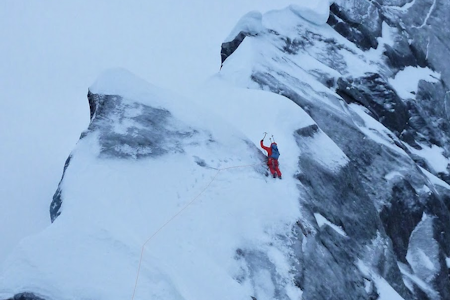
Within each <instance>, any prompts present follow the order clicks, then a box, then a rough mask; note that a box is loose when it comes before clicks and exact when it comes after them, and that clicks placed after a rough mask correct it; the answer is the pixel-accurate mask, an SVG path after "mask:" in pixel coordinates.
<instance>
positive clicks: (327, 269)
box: [223, 0, 450, 299]
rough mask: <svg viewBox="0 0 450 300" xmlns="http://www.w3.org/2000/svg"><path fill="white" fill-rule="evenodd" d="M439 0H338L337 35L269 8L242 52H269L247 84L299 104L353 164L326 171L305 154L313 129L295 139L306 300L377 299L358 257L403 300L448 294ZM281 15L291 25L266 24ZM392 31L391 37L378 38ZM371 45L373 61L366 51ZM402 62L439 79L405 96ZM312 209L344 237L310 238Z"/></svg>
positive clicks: (444, 35) (443, 41)
mask: <svg viewBox="0 0 450 300" xmlns="http://www.w3.org/2000/svg"><path fill="white" fill-rule="evenodd" d="M444 2H445V1H420V0H417V1H413V2H411V3H406V1H381V0H380V1H377V2H374V1H359V2H357V3H355V2H353V1H337V2H336V3H335V4H333V5H332V6H331V14H330V18H329V21H328V24H329V25H330V26H331V27H332V28H333V29H334V30H335V32H330V31H328V30H326V29H325V28H318V27H316V26H313V25H311V24H308V22H305V21H304V20H302V19H300V18H297V19H295V16H294V15H289V14H283V13H278V16H276V15H277V14H276V13H273V14H271V15H270V16H268V15H265V16H264V17H263V21H264V22H263V23H264V24H269V25H267V26H268V28H267V29H266V32H267V33H266V35H265V36H264V37H255V38H251V40H252V42H251V46H248V48H257V49H259V51H262V52H264V54H263V55H260V56H259V58H260V59H259V60H258V62H259V64H258V65H257V66H256V67H253V70H251V71H250V73H251V81H252V82H253V83H248V84H247V87H249V88H260V89H263V90H266V91H267V90H269V91H271V92H273V93H277V94H280V95H283V96H285V97H287V98H289V99H290V100H292V101H294V102H295V103H297V104H298V105H299V106H301V107H302V108H303V109H304V110H305V111H307V112H308V114H309V115H310V116H311V117H312V118H313V119H314V121H315V122H316V123H317V124H318V128H319V129H320V130H323V132H324V133H326V135H328V136H329V137H330V138H331V139H332V140H333V141H334V142H335V143H336V144H337V145H338V146H339V148H340V149H342V151H343V152H344V153H345V155H346V156H347V157H348V158H349V159H350V163H349V165H348V166H346V167H344V168H342V169H340V170H339V172H330V171H329V170H327V168H324V167H323V166H321V165H320V164H318V162H317V158H314V157H313V156H309V155H308V151H305V149H308V148H310V147H311V146H310V143H311V136H314V135H315V134H317V133H318V132H319V131H320V130H319V129H317V130H304V129H302V130H299V131H298V134H296V139H297V141H298V145H299V147H300V149H302V153H303V154H302V156H301V158H300V169H301V170H302V172H301V174H299V175H298V180H299V184H300V189H301V190H303V189H304V190H306V191H307V192H306V193H305V192H302V194H304V195H305V196H304V197H303V198H302V199H301V201H300V202H301V203H302V207H303V208H304V214H305V216H307V215H309V217H305V218H304V219H306V220H308V222H309V224H302V226H301V229H302V230H299V234H298V236H299V239H301V240H302V239H305V238H306V240H307V241H308V244H307V245H308V246H307V248H306V250H305V249H303V250H302V251H299V253H298V257H299V265H301V266H302V269H301V270H302V271H301V272H300V274H298V277H297V281H296V282H297V284H298V286H299V287H300V288H301V289H302V290H303V296H304V298H305V299H378V296H377V295H379V294H380V293H381V291H380V290H379V284H378V283H377V282H376V279H375V278H374V277H373V276H372V277H371V274H369V273H367V272H365V271H364V270H363V268H361V267H359V268H358V265H357V263H356V262H357V261H359V260H361V258H363V257H364V258H366V259H367V260H363V261H364V264H366V265H367V266H368V267H369V268H371V270H372V271H373V272H374V273H376V274H379V275H381V276H382V277H383V278H384V279H386V280H387V282H389V284H390V285H391V286H392V287H393V288H394V289H395V291H396V292H397V293H398V294H399V295H401V296H402V297H403V298H404V299H450V281H449V271H448V266H447V264H446V263H445V258H447V257H449V256H450V252H449V245H450V214H449V210H448V205H449V204H448V197H449V192H450V189H449V188H450V186H449V185H448V183H450V182H449V181H448V176H449V175H448V174H449V171H450V169H449V166H448V163H449V160H448V157H449V154H450V153H449V149H450V148H449V147H450V144H449V137H450V132H449V131H448V124H449V121H450V118H449V112H448V109H447V108H446V106H447V105H448V95H449V93H450V92H449V91H448V88H447V87H448V81H449V77H448V68H446V67H445V66H448V65H449V64H450V59H449V57H450V53H449V52H448V51H449V50H448V49H450V48H449V47H448V43H449V42H450V39H449V37H448V34H449V33H448V30H443V28H444V27H443V26H440V28H437V24H438V23H440V24H446V23H447V22H448V18H444V17H443V16H444V15H450V9H449V4H448V3H447V2H445V3H444ZM424 11H425V12H426V13H425V14H424ZM428 12H429V14H427V13H428ZM277 17H279V18H284V19H285V20H286V19H289V20H291V21H292V26H291V27H290V28H288V27H286V26H280V25H278V24H276V22H271V21H270V20H271V18H277ZM444 19H445V20H444ZM294 20H295V21H294ZM383 26H384V29H383ZM388 29H389V30H388ZM388 31H389V32H391V38H387V37H386V36H384V37H383V39H380V38H381V37H382V35H383V33H384V35H386V32H388ZM342 37H343V38H345V40H344V39H343V38H342ZM249 39H250V38H249ZM349 42H351V44H350V43H349ZM248 44H250V42H249V41H248ZM352 44H353V45H352ZM258 45H264V49H262V48H261V47H260V48H258ZM444 45H447V46H444ZM355 46H356V47H355ZM427 47H428V48H427ZM265 49H270V50H265ZM272 49H277V52H274V51H273V50H272ZM371 49H372V50H371ZM374 49H377V51H378V53H380V56H379V57H378V58H377V59H374V58H373V57H374V56H372V55H369V53H370V52H373V51H374ZM424 53H427V54H426V55H425V54H424ZM349 57H351V58H350V59H349ZM234 60H239V58H238V57H235V58H234ZM274 62H276V63H274ZM230 65H231V63H230ZM355 66H357V67H356V68H355ZM407 67H416V68H418V69H423V68H429V69H431V70H436V71H438V72H439V73H440V76H441V77H440V80H436V81H433V80H432V79H430V80H427V81H426V79H425V78H424V79H425V80H420V81H417V86H416V87H415V92H413V93H410V94H409V96H408V97H406V98H405V97H401V96H399V95H400V94H401V93H400V92H398V90H397V87H396V86H395V85H393V83H392V82H393V81H392V78H394V77H395V76H396V75H398V74H399V73H401V72H402V71H404V72H406V70H408V68H407ZM444 69H445V70H444ZM223 71H224V72H226V71H227V62H225V64H224V68H223ZM225 74H226V73H225ZM314 80H317V81H319V82H320V83H321V85H322V86H320V87H318V86H317V81H316V82H314ZM255 83H256V86H255ZM368 116H370V117H368ZM375 120H376V121H375ZM377 124H378V125H377ZM318 130H319V131H318ZM426 149H439V151H438V152H436V155H437V156H438V157H439V158H442V160H441V161H440V163H438V164H436V163H433V159H434V158H432V157H430V156H428V157H426V156H424V155H423V152H422V151H425V150H426ZM430 180H431V181H430ZM444 181H445V182H444ZM317 213H319V214H320V215H322V216H324V217H325V218H326V219H327V220H329V221H331V222H332V223H333V224H337V225H339V226H341V227H342V228H344V229H345V232H346V233H347V236H345V237H343V236H342V235H339V234H336V231H333V230H331V228H330V227H328V226H324V227H319V228H317V227H316V228H315V231H316V233H315V235H314V237H311V236H310V235H307V236H306V237H305V236H304V233H305V232H304V229H303V228H305V227H308V226H311V224H314V223H315V220H314V218H313V217H312V216H313V215H314V214H317ZM419 256H420V258H419ZM372 275H373V274H372ZM414 276H417V278H420V280H419V281H417V280H415V279H414ZM421 282H425V283H426V285H422V284H421ZM364 287H365V288H364Z"/></svg>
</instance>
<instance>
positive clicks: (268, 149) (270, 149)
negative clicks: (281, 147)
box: [261, 140, 277, 157]
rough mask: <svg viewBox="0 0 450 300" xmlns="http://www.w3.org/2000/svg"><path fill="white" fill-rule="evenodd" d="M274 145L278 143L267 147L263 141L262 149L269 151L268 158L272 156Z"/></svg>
mask: <svg viewBox="0 0 450 300" xmlns="http://www.w3.org/2000/svg"><path fill="white" fill-rule="evenodd" d="M273 144H275V145H276V144H277V143H272V144H270V146H271V147H266V146H264V142H263V140H261V148H263V149H264V150H266V151H267V156H268V157H270V156H272V145H273Z"/></svg>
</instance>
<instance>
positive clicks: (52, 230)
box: [0, 0, 450, 300]
mask: <svg viewBox="0 0 450 300" xmlns="http://www.w3.org/2000/svg"><path fill="white" fill-rule="evenodd" d="M305 3H306V2H305ZM305 3H300V4H298V3H297V4H296V5H293V6H290V7H288V8H286V9H284V10H278V11H270V12H267V13H265V14H260V13H257V12H251V13H249V14H247V15H246V16H244V17H243V19H242V20H241V21H240V22H239V23H238V24H237V26H236V28H235V29H233V30H232V31H231V33H230V36H229V37H228V38H227V39H226V40H225V42H224V43H223V44H222V63H223V66H222V69H221V71H220V73H218V74H216V75H214V76H212V77H211V78H210V79H209V80H208V81H207V82H206V83H205V84H204V85H203V86H202V87H201V88H200V89H199V90H198V93H197V94H195V95H194V96H193V97H192V99H187V98H184V97H181V96H179V95H176V94H173V93H170V92H167V91H164V90H161V89H159V88H156V87H154V86H152V85H149V84H148V83H146V82H144V81H143V80H141V79H139V78H137V77H135V76H134V75H132V74H130V73H128V72H126V71H124V70H113V71H109V72H107V73H105V74H103V75H102V76H100V78H99V79H98V81H97V82H96V83H95V84H94V85H93V86H91V87H90V89H89V94H88V100H89V105H90V108H91V123H90V125H89V128H88V129H87V130H86V131H85V132H84V133H83V134H82V136H81V138H80V141H79V142H78V144H77V146H76V147H75V149H74V151H73V152H72V154H71V155H70V157H69V159H68V160H67V162H66V165H65V167H64V173H63V178H62V180H61V182H60V184H59V186H58V189H57V191H56V193H55V196H54V198H53V202H52V206H51V217H52V220H53V221H54V222H53V224H52V225H51V226H49V227H48V228H47V229H46V230H45V231H43V232H42V233H40V234H39V235H37V236H34V237H30V238H28V239H26V240H24V241H23V242H22V243H21V245H20V246H19V247H18V248H17V249H16V251H15V252H14V253H13V255H12V256H11V257H10V258H9V259H8V260H7V261H6V262H5V264H4V266H3V268H2V271H1V272H0V299H8V300H9V299H26V300H34V299H40V298H43V299H46V300H47V299H48V300H52V299H72V298H73V297H78V298H82V299H93V298H104V299H124V298H130V297H132V299H195V300H197V299H257V300H263V299H283V300H285V299H286V300H287V299H292V300H293V299H308V300H311V299H332V300H334V299H336V300H341V299H342V300H344V299H371V300H374V299H381V300H388V299H389V300H391V299H398V300H401V299H405V300H409V299H418V300H422V299H423V300H425V299H433V300H434V299H449V298H450V284H449V282H448V274H449V273H448V258H449V257H450V247H449V245H450V213H449V208H450V185H449V183H450V169H449V167H448V164H449V162H450V161H449V151H450V143H449V141H450V131H449V126H448V124H449V117H450V115H449V113H448V111H447V105H448V104H449V103H448V101H449V98H448V96H447V94H448V91H447V90H448V88H447V87H448V86H449V84H448V78H449V77H448V74H447V73H446V72H447V71H444V70H443V66H445V64H442V65H439V64H437V63H436V61H437V58H441V59H442V60H444V61H448V58H445V57H444V55H442V53H444V54H445V53H446V51H447V50H448V49H447V50H446V49H444V48H445V45H447V43H448V39H447V34H448V33H447V32H445V30H444V29H442V28H439V29H438V28H436V26H437V22H443V24H445V22H447V21H446V20H444V16H446V15H448V12H449V6H448V5H447V4H445V3H440V2H439V1H427V0H415V1H412V2H407V1H406V0H389V1H387V0H386V1H382V0H378V1H368V0H367V1H366V0H363V1H359V2H357V5H355V4H354V3H355V2H352V3H353V4H352V3H350V1H340V0H337V1H335V2H334V4H332V5H331V8H330V10H329V8H328V4H330V3H328V1H318V2H315V4H316V5H318V7H317V8H313V7H312V6H311V5H313V4H311V3H309V5H308V4H305ZM425 8H428V9H425ZM423 11H426V12H427V14H426V15H423ZM420 12H422V14H420ZM328 14H329V18H328ZM399 16H401V17H402V19H399V18H398V17H399ZM403 17H404V18H403ZM419 17H420V18H419ZM326 19H328V22H327V23H325V21H326ZM430 34H431V35H430ZM427 35H430V38H429V43H428V45H427V47H428V46H429V47H428V48H426V47H425V46H424V45H425V44H424V43H425V42H424V41H425V40H426V39H425V36H427ZM425 49H428V50H430V51H429V52H427V51H425ZM441 50H442V52H440V51H441ZM447 57H448V56H447ZM446 59H447V60H446ZM405 77H406V79H405ZM404 82H407V83H408V84H407V85H405V84H404ZM264 131H269V132H270V133H269V136H268V137H267V138H270V139H271V140H272V141H274V140H276V142H277V143H278V145H279V148H280V152H281V157H280V167H281V170H282V172H283V180H281V181H280V180H274V179H272V178H266V176H265V174H264V173H265V167H264V164H265V162H264V161H265V159H264V156H263V155H262V154H261V152H260V150H258V147H259V143H260V138H261V137H262V136H263V132H264ZM272 135H273V136H272ZM266 142H267V140H266Z"/></svg>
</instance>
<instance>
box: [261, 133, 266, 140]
mask: <svg viewBox="0 0 450 300" xmlns="http://www.w3.org/2000/svg"><path fill="white" fill-rule="evenodd" d="M266 135H267V132H264V137H263V138H262V139H263V141H264V139H265V138H266Z"/></svg>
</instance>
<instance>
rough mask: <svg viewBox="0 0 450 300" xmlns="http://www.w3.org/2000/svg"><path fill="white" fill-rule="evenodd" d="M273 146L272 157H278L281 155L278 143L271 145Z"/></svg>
mask: <svg viewBox="0 0 450 300" xmlns="http://www.w3.org/2000/svg"><path fill="white" fill-rule="evenodd" d="M270 147H271V148H272V155H271V156H270V157H271V158H274V159H278V157H280V151H278V147H277V145H276V144H273V145H271V146H270Z"/></svg>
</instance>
